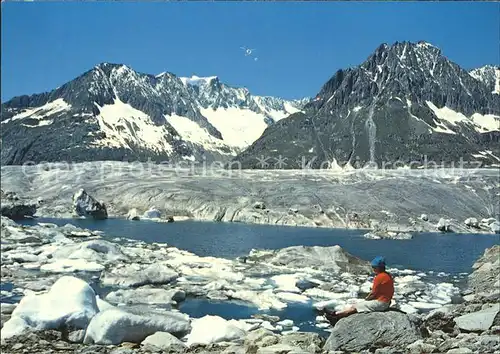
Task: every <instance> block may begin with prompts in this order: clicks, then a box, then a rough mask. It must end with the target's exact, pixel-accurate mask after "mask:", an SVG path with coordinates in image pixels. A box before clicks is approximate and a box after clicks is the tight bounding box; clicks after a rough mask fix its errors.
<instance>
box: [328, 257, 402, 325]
mask: <svg viewBox="0 0 500 354" xmlns="http://www.w3.org/2000/svg"><path fill="white" fill-rule="evenodd" d="M371 266H372V269H373V272H374V273H375V274H376V276H375V279H374V280H373V287H372V290H371V292H370V293H369V294H368V296H367V297H366V299H365V300H364V301H361V302H358V303H357V304H354V306H351V307H349V308H348V309H346V310H344V311H340V312H328V311H326V313H325V317H326V319H327V320H328V321H329V322H330V323H332V324H335V322H337V321H338V320H339V319H341V318H342V317H347V316H350V315H352V314H355V313H357V312H382V311H386V310H387V309H388V308H389V306H390V305H391V300H392V297H393V295H394V280H393V279H392V276H391V275H390V274H389V273H387V272H386V271H385V259H384V257H381V256H377V257H375V258H374V259H373V261H372V262H371Z"/></svg>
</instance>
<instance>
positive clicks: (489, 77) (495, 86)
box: [469, 65, 500, 94]
mask: <svg viewBox="0 0 500 354" xmlns="http://www.w3.org/2000/svg"><path fill="white" fill-rule="evenodd" d="M469 73H470V75H471V76H472V77H474V78H475V79H477V80H479V81H482V82H483V83H484V84H486V86H488V88H489V89H490V90H491V92H492V93H496V94H500V67H495V66H492V65H485V66H483V67H481V68H477V69H474V70H471V71H470V72H469Z"/></svg>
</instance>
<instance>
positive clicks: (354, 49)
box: [1, 2, 500, 102]
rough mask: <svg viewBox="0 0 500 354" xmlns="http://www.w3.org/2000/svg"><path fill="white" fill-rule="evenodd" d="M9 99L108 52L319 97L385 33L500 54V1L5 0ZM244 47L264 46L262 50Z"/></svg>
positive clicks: (390, 38) (468, 64)
mask: <svg viewBox="0 0 500 354" xmlns="http://www.w3.org/2000/svg"><path fill="white" fill-rule="evenodd" d="M1 6H2V63H1V69H2V79H1V80H2V102H4V101H5V100H7V99H10V98H12V97H13V96H17V95H21V94H32V93H38V92H43V91H47V90H51V89H54V88H56V87H58V86H60V85H62V84H63V83H65V82H67V81H69V80H71V79H73V78H74V77H76V76H78V75H80V74H81V73H83V72H84V71H86V70H88V69H90V68H92V67H93V66H94V65H96V64H98V63H100V62H113V63H124V64H127V65H129V66H131V67H132V68H134V69H135V70H138V71H142V72H146V73H151V74H157V73H160V72H162V71H170V72H173V73H175V74H177V75H179V76H190V75H192V74H197V75H198V76H209V75H218V76H219V77H220V78H221V80H222V81H223V82H226V83H228V84H231V85H236V86H245V87H248V88H249V89H250V91H251V92H252V93H255V94H259V95H275V96H282V97H285V98H299V97H303V96H313V95H315V94H316V93H317V92H318V91H319V90H320V88H321V85H323V83H325V82H326V80H328V79H329V78H330V77H331V75H332V74H333V73H334V72H335V71H336V70H337V69H339V68H345V67H349V66H354V65H358V64H360V63H361V62H362V61H364V60H365V59H366V58H367V57H368V56H369V54H370V53H371V52H373V50H374V49H375V48H376V47H377V46H378V45H379V44H381V43H382V42H387V43H393V42H395V41H403V40H410V41H418V40H426V41H428V42H431V43H433V44H434V45H436V46H438V47H440V48H441V49H442V50H443V52H444V54H445V55H446V56H448V57H449V58H450V59H451V60H453V61H455V62H457V63H458V64H460V65H461V66H463V67H465V68H467V69H469V68H473V67H477V66H482V65H484V64H499V60H500V58H499V30H500V22H499V14H500V3H472V2H458V3H456V2H455V3H454V2H425V3H422V2H411V3H396V2H390V3H366V2H364V3H362V2H354V3H353V2H351V3H347V2H343V3H336V2H334V3H325V2H318V3H307V2H286V3H283V2H245V3H241V2H239V3H238V2H236V3H231V2H224V3H214V2H204V3H200V2H171V3H166V2H145V3H140V2H126V3H118V2H115V3H113V2H107V3H100V2H89V3H84V2H66V3H63V2H31V3H19V2H12V3H9V2H7V3H5V2H4V3H2V5H1ZM241 46H247V47H250V48H256V49H257V51H256V52H255V55H256V56H257V57H258V58H259V60H258V61H254V60H252V59H251V58H249V57H245V56H244V55H243V51H242V50H241V49H240V47H241Z"/></svg>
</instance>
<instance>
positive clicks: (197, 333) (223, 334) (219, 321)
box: [187, 315, 246, 346]
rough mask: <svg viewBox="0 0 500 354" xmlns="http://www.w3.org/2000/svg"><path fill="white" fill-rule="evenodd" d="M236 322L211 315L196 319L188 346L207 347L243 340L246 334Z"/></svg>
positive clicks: (188, 339) (188, 337) (189, 336)
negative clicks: (200, 345)
mask: <svg viewBox="0 0 500 354" xmlns="http://www.w3.org/2000/svg"><path fill="white" fill-rule="evenodd" d="M234 322H235V321H227V320H225V319H223V318H222V317H219V316H210V315H207V316H204V317H202V318H197V319H194V320H193V322H192V327H193V329H192V330H191V333H189V335H188V336H187V344H188V345H189V346H192V345H196V344H204V345H207V344H214V343H220V342H230V341H234V340H243V338H245V335H246V332H245V331H244V330H243V329H242V328H240V327H239V326H237V325H236V324H235V323H234Z"/></svg>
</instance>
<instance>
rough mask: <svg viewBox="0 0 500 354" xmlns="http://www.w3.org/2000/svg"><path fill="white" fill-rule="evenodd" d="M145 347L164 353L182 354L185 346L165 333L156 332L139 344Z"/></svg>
mask: <svg viewBox="0 0 500 354" xmlns="http://www.w3.org/2000/svg"><path fill="white" fill-rule="evenodd" d="M141 344H142V345H144V346H146V347H155V348H158V349H160V350H164V351H166V352H172V351H173V352H183V351H184V349H186V344H184V343H183V342H181V341H180V340H179V339H178V338H176V337H175V336H173V335H171V334H170V333H167V332H156V333H155V334H153V335H150V336H149V337H147V338H146V339H144V340H143V341H142V343H141Z"/></svg>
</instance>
